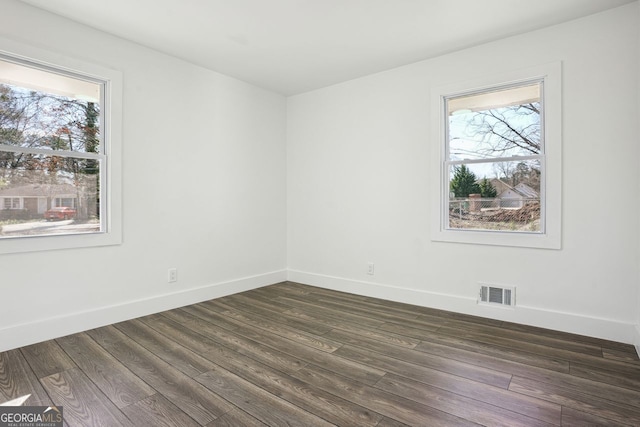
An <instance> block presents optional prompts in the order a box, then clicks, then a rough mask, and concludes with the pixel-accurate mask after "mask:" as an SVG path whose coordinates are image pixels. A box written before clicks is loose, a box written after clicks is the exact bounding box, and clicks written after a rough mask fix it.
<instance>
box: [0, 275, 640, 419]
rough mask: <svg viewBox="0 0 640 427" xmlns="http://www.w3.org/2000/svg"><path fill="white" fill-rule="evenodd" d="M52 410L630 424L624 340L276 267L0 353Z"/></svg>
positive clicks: (639, 376)
mask: <svg viewBox="0 0 640 427" xmlns="http://www.w3.org/2000/svg"><path fill="white" fill-rule="evenodd" d="M28 393H31V395H32V396H31V398H30V399H29V400H28V401H27V402H26V404H30V405H49V404H55V405H62V406H63V407H64V415H65V421H66V425H68V426H99V425H100V426H109V427H111V426H117V425H135V426H180V427H184V426H198V425H201V426H209V427H214V426H234V427H235V426H245V425H246V426H258V425H269V426H286V425H293V426H316V425H340V426H357V425H363V426H380V427H383V426H384V427H391V426H402V425H411V426H459V425H460V426H463V425H490V426H494V425H501V426H547V425H556V426H560V425H562V426H565V425H573V426H586V425H603V426H611V425H615V426H618V425H630V426H639V425H640V361H639V360H638V357H637V355H636V353H635V351H634V349H633V347H632V346H630V345H625V344H618V343H614V342H609V341H603V340H598V339H594V338H587V337H582V336H575V335H569V334H564V333H559V332H553V331H549V330H543V329H537V328H532V327H525V326H519V325H515V324H508V323H504V322H499V321H493V320H487V319H481V318H474V317H469V316H463V315H458V314H453V313H448V312H444V311H438V310H433V309H427V308H422V307H415V306H410V305H406V304H399V303H394V302H389V301H382V300H377V299H374V298H367V297H361V296H355V295H351V294H345V293H340V292H335V291H330V290H325V289H319V288H314V287H310V286H304V285H299V284H294V283H281V284H277V285H273V286H268V287H265V288H262V289H256V290H252V291H249V292H244V293H242V294H237V295H233V296H228V297H225V298H220V299H217V300H212V301H208V302H204V303H201V304H196V305H192V306H189V307H184V308H181V309H176V310H171V311H168V312H164V313H161V314H156V315H152V316H147V317H143V318H140V319H136V320H131V321H127V322H123V323H118V324H115V325H112V326H107V327H104V328H99V329H94V330H91V331H87V332H84V333H80V334H75V335H71V336H68V337H64V338H60V339H56V340H51V341H46V342H43V343H40V344H36V345H31V346H28V347H23V348H21V349H16V350H11V351H8V352H4V353H0V402H2V401H6V400H10V399H13V398H16V397H19V396H22V395H25V394H28Z"/></svg>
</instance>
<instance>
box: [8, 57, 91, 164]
mask: <svg viewBox="0 0 640 427" xmlns="http://www.w3.org/2000/svg"><path fill="white" fill-rule="evenodd" d="M100 92H101V84H99V83H94V82H89V81H85V80H81V79H76V78H73V77H69V76H63V75H59V74H55V73H52V72H47V71H43V70H39V69H35V68H31V67H27V66H24V65H19V64H15V63H12V62H9V61H3V60H0V144H4V145H13V146H16V147H29V148H39V149H50V150H67V151H77V152H83V153H98V152H100Z"/></svg>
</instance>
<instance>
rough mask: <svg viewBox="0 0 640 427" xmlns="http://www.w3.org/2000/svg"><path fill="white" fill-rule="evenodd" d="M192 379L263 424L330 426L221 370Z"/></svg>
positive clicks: (316, 417) (318, 418) (320, 419)
mask: <svg viewBox="0 0 640 427" xmlns="http://www.w3.org/2000/svg"><path fill="white" fill-rule="evenodd" d="M196 379H197V380H198V381H199V382H200V383H201V384H203V385H204V386H205V387H207V388H209V389H210V390H212V391H213V392H215V393H217V394H219V395H221V396H225V398H226V399H227V400H229V401H230V402H231V403H233V404H234V405H236V406H237V407H239V408H241V409H242V410H243V411H245V412H247V413H248V414H250V415H251V416H253V417H255V418H257V419H258V420H260V421H262V422H263V423H265V424H267V425H272V426H300V425H304V426H331V425H333V424H331V423H329V422H327V421H326V420H324V419H322V418H320V417H318V416H315V415H313V414H311V413H309V412H307V411H304V410H302V409H300V408H298V407H297V406H295V405H292V404H291V403H289V402H287V401H286V400H284V399H281V398H279V397H277V396H274V395H273V394H271V393H268V392H266V391H265V390H263V389H261V388H260V387H257V386H255V385H253V384H252V383H250V382H248V381H246V380H244V379H242V378H240V377H238V376H237V375H235V374H232V373H230V372H229V371H226V370H224V369H222V368H219V369H214V370H212V371H209V372H206V373H204V374H202V375H199V376H198V377H196Z"/></svg>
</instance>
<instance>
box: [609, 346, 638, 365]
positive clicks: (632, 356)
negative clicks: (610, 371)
mask: <svg viewBox="0 0 640 427" xmlns="http://www.w3.org/2000/svg"><path fill="white" fill-rule="evenodd" d="M602 356H603V357H604V358H605V359H611V360H618V361H621V362H627V363H633V364H635V365H640V359H638V353H636V352H635V349H634V350H633V351H628V350H627V351H621V350H614V349H610V348H603V349H602Z"/></svg>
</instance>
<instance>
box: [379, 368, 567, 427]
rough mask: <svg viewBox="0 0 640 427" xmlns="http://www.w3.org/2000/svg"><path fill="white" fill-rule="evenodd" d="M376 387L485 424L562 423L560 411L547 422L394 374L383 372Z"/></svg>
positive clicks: (512, 426)
mask: <svg viewBox="0 0 640 427" xmlns="http://www.w3.org/2000/svg"><path fill="white" fill-rule="evenodd" d="M375 387H376V388H379V389H381V390H384V391H387V392H389V393H393V394H395V395H398V396H402V397H405V398H407V399H410V400H413V401H414V402H418V403H423V404H425V405H428V406H430V407H432V408H434V409H438V410H440V411H443V412H446V413H448V414H451V415H456V416H458V417H460V418H464V419H466V420H469V421H473V422H476V423H478V424H480V425H484V426H486V425H491V426H493V425H503V426H510V427H518V426H519V427H536V426H539V427H548V426H552V425H556V426H559V425H560V423H561V416H560V411H558V418H557V421H556V422H555V423H554V424H550V423H547V422H544V421H542V420H540V419H536V418H531V417H527V416H525V415H522V414H520V413H517V412H513V411H509V410H508V409H504V408H502V407H500V406H494V405H489V404H488V403H485V402H481V401H479V400H475V399H470V398H468V397H464V396H461V395H459V394H456V393H451V392H448V391H445V390H442V389H440V388H437V387H432V386H429V385H426V384H424V383H420V382H417V381H413V380H410V379H408V378H404V377H399V376H397V375H393V374H389V375H385V376H384V377H383V378H382V379H381V380H380V381H379V382H378V383H377V384H376V385H375Z"/></svg>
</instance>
